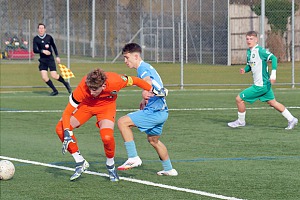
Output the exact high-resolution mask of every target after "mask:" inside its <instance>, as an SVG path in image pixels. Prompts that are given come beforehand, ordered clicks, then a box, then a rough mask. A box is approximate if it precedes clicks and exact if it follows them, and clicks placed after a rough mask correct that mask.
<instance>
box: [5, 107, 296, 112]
mask: <svg viewBox="0 0 300 200" xmlns="http://www.w3.org/2000/svg"><path fill="white" fill-rule="evenodd" d="M286 108H288V109H300V107H299V106H289V107H286ZM236 109H237V108H171V109H169V111H214V110H236ZM267 109H273V108H272V107H253V108H247V110H267ZM137 110H138V109H133V108H127V109H117V112H131V111H137ZM0 112H3V113H60V112H63V110H0Z"/></svg>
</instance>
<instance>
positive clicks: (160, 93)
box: [152, 87, 169, 97]
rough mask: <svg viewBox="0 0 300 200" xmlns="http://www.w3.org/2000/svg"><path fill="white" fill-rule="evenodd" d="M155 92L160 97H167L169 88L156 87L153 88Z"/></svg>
mask: <svg viewBox="0 0 300 200" xmlns="http://www.w3.org/2000/svg"><path fill="white" fill-rule="evenodd" d="M152 92H153V94H155V96H158V97H166V96H168V93H169V91H168V89H167V88H161V89H160V90H157V89H155V88H154V87H153V88H152Z"/></svg>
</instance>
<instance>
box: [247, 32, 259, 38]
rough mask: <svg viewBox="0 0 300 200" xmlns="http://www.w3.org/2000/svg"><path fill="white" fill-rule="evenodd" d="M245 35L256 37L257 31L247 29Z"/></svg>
mask: <svg viewBox="0 0 300 200" xmlns="http://www.w3.org/2000/svg"><path fill="white" fill-rule="evenodd" d="M246 36H254V37H257V32H256V31H248V32H247V33H246Z"/></svg>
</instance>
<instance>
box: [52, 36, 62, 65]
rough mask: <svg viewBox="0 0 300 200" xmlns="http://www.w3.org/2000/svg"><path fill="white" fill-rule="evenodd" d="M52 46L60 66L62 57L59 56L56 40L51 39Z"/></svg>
mask: <svg viewBox="0 0 300 200" xmlns="http://www.w3.org/2000/svg"><path fill="white" fill-rule="evenodd" d="M50 42H51V46H52V49H53V51H54V53H55V56H56V62H57V63H58V64H60V57H59V55H58V51H57V47H56V45H55V43H54V40H53V38H52V37H51V41H50Z"/></svg>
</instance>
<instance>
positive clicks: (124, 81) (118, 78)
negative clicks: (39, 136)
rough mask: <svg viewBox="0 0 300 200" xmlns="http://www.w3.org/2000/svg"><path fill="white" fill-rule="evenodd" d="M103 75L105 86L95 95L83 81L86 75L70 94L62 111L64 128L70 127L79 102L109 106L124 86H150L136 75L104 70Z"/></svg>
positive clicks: (149, 88) (113, 102) (144, 87)
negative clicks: (71, 118)
mask: <svg viewBox="0 0 300 200" xmlns="http://www.w3.org/2000/svg"><path fill="white" fill-rule="evenodd" d="M105 75H106V77H107V79H106V82H105V84H106V87H105V89H104V90H103V91H102V92H101V93H100V94H99V96H97V97H94V96H92V95H91V93H90V90H89V88H88V87H87V85H86V83H85V81H86V77H87V76H84V77H83V78H82V80H81V82H80V83H79V85H78V86H77V88H76V89H75V90H74V91H73V93H72V94H71V95H70V98H69V103H68V105H67V107H66V109H65V111H64V113H63V126H64V129H66V128H69V127H70V117H71V115H72V113H73V112H74V110H75V108H77V107H78V105H79V104H82V105H87V106H89V107H103V106H109V107H111V104H115V103H116V99H117V97H118V92H119V91H120V90H121V89H122V88H124V87H127V86H132V85H137V86H139V87H140V88H142V89H144V90H148V91H149V90H151V88H152V87H151V85H149V84H148V83H147V82H146V81H144V80H142V79H140V78H137V77H131V76H125V75H120V74H117V73H114V72H105Z"/></svg>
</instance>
